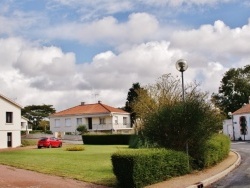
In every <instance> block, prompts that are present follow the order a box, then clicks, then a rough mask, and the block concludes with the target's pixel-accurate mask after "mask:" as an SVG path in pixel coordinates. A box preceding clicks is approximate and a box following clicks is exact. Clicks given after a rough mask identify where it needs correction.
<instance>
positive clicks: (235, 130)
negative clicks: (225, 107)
mask: <svg viewBox="0 0 250 188" xmlns="http://www.w3.org/2000/svg"><path fill="white" fill-rule="evenodd" d="M230 115H231V118H232V119H230V120H225V121H224V123H223V132H224V134H226V135H229V136H230V137H231V139H232V140H250V104H244V105H243V106H242V107H241V108H240V109H238V110H236V111H235V112H233V113H230Z"/></svg>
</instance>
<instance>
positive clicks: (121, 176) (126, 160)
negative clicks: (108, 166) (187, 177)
mask: <svg viewBox="0 0 250 188" xmlns="http://www.w3.org/2000/svg"><path fill="white" fill-rule="evenodd" d="M111 160H112V165H113V172H114V174H115V175H116V178H117V181H118V184H119V185H118V186H119V187H126V188H130V187H131V188H132V187H144V186H146V185H150V184H153V183H157V182H160V181H164V180H166V179H167V178H170V177H175V176H180V175H183V174H186V173H188V172H189V169H188V165H187V164H188V163H187V162H188V158H187V155H186V154H185V153H183V152H177V151H172V150H166V149H130V150H123V151H118V152H116V153H114V154H113V155H112V156H111Z"/></svg>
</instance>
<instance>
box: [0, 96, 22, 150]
mask: <svg viewBox="0 0 250 188" xmlns="http://www.w3.org/2000/svg"><path fill="white" fill-rule="evenodd" d="M21 108H22V107H21V106H20V105H19V104H17V103H16V102H14V101H12V100H11V99H9V98H7V97H5V96H3V95H1V94H0V148H8V147H18V146H20V145H21V126H20V122H21Z"/></svg>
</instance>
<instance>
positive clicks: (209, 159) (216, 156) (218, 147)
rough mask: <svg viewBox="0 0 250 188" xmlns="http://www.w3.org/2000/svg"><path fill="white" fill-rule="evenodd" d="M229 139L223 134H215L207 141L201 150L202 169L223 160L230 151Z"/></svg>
mask: <svg viewBox="0 0 250 188" xmlns="http://www.w3.org/2000/svg"><path fill="white" fill-rule="evenodd" d="M230 143H231V142H230V139H229V137H228V136H226V135H223V134H216V135H214V136H212V138H211V139H209V140H208V141H207V142H206V143H205V145H204V148H203V157H202V163H203V165H204V167H209V166H212V165H215V164H217V163H218V162H220V161H222V160H223V159H225V158H226V157H227V156H228V154H229V151H230Z"/></svg>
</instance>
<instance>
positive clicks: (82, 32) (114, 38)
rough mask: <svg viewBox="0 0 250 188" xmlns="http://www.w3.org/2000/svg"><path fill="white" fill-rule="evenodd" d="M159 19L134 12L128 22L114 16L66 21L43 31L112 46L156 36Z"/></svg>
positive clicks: (50, 36)
mask: <svg viewBox="0 0 250 188" xmlns="http://www.w3.org/2000/svg"><path fill="white" fill-rule="evenodd" d="M158 29H159V23H158V21H157V19H156V18H155V17H154V16H153V15H150V14H147V13H133V14H131V15H130V16H129V18H128V21H127V22H122V23H119V22H118V20H117V19H116V18H114V17H112V16H109V17H104V18H102V19H100V20H95V21H93V22H90V23H83V24H81V23H66V24H62V25H57V26H55V27H53V28H50V29H46V31H43V32H44V33H46V35H47V36H48V37H49V38H51V39H65V40H75V41H80V42H82V43H89V44H97V43H105V44H109V45H112V46H116V45H118V44H123V43H137V42H144V41H147V40H149V39H153V38H155V36H156V35H157V34H156V33H157V32H158Z"/></svg>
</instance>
